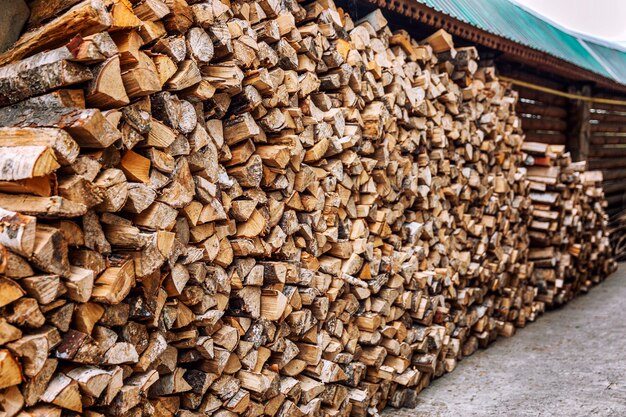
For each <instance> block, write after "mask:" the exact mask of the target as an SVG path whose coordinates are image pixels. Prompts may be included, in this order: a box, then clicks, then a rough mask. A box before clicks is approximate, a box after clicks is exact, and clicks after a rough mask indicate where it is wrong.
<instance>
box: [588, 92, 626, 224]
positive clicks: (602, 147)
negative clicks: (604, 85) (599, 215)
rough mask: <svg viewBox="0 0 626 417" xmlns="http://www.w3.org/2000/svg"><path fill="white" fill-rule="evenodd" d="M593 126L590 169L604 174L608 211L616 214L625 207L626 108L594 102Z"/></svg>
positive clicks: (589, 159) (589, 160)
mask: <svg viewBox="0 0 626 417" xmlns="http://www.w3.org/2000/svg"><path fill="white" fill-rule="evenodd" d="M614 98H617V99H620V98H619V97H614ZM622 99H623V98H622ZM590 124H591V138H590V145H589V156H588V158H587V159H588V163H589V167H590V168H591V169H599V170H601V171H602V172H603V174H604V184H603V185H604V193H605V195H606V198H607V201H608V203H609V207H608V212H609V214H614V213H616V212H618V211H621V210H622V209H623V208H624V207H626V106H617V105H612V104H599V103H592V104H591V110H590Z"/></svg>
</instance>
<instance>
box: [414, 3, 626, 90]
mask: <svg viewBox="0 0 626 417" xmlns="http://www.w3.org/2000/svg"><path fill="white" fill-rule="evenodd" d="M416 1H418V2H419V3H422V4H424V5H426V6H428V7H430V8H432V9H434V10H436V11H438V12H441V13H443V14H446V15H448V16H451V17H453V18H456V19H458V20H460V21H462V22H465V23H467V24H470V25H472V26H475V27H477V28H479V29H482V30H484V31H486V32H489V33H492V34H494V35H498V36H501V37H503V38H506V39H509V40H512V41H514V42H517V43H519V44H522V45H524V46H527V47H530V48H534V49H537V50H539V51H542V52H546V53H548V54H550V55H553V56H555V57H557V58H560V59H563V60H564V61H567V62H570V63H572V64H574V65H577V66H579V67H581V68H584V69H587V70H589V71H592V72H594V73H596V74H599V75H602V76H604V77H606V78H610V79H612V80H614V81H616V82H618V83H620V84H625V85H626V52H624V51H623V50H622V49H620V48H619V47H618V46H617V45H610V44H603V42H602V41H597V40H592V39H590V38H588V37H583V36H581V35H578V34H575V33H571V32H568V31H566V30H564V29H562V28H560V27H558V26H557V25H555V24H553V23H551V22H549V21H548V20H547V19H546V18H543V17H541V16H538V15H535V14H534V13H531V12H530V11H527V10H526V9H524V8H522V7H520V6H519V5H517V4H515V3H513V2H511V1H509V0H416ZM572 7H574V6H572Z"/></svg>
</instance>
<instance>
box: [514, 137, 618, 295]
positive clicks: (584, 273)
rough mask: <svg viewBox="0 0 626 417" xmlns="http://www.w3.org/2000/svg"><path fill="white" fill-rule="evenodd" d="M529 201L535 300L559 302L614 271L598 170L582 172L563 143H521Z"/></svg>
mask: <svg viewBox="0 0 626 417" xmlns="http://www.w3.org/2000/svg"><path fill="white" fill-rule="evenodd" d="M523 150H524V151H525V152H527V154H528V158H527V164H528V165H529V167H528V172H527V174H528V181H529V183H530V193H529V196H530V199H531V200H532V202H533V208H532V220H531V223H530V231H529V234H530V237H531V242H532V243H531V248H530V252H529V259H530V260H531V261H532V262H533V263H534V271H533V280H532V281H533V284H534V285H536V286H537V287H538V289H539V295H538V297H537V299H538V300H541V301H543V302H545V303H547V304H548V305H560V304H563V303H565V302H567V301H569V300H571V299H572V298H573V297H575V296H576V295H578V293H579V292H581V291H582V292H586V291H588V290H589V288H590V287H591V286H592V285H593V284H597V283H599V282H600V281H601V280H602V279H603V278H604V277H606V276H607V275H608V274H609V273H610V272H613V270H614V269H615V267H616V265H615V261H614V260H613V259H612V258H611V245H610V242H609V236H608V229H607V219H608V218H607V215H606V214H605V213H604V207H606V200H605V199H604V193H603V191H602V172H600V171H585V169H586V163H585V162H584V161H583V162H575V163H573V162H572V161H571V158H570V155H569V153H567V152H565V147H564V146H563V145H547V144H543V143H538V142H525V143H524V145H523Z"/></svg>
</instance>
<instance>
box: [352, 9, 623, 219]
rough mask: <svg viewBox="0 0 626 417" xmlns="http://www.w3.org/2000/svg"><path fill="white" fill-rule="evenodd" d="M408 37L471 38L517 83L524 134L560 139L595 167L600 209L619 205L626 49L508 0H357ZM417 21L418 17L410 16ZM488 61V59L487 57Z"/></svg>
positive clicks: (465, 40) (468, 40) (464, 40)
mask: <svg viewBox="0 0 626 417" xmlns="http://www.w3.org/2000/svg"><path fill="white" fill-rule="evenodd" d="M342 5H343V7H345V8H346V10H347V11H349V12H350V13H351V14H352V15H356V16H362V15H365V14H367V13H369V12H370V11H371V10H373V9H375V8H382V9H385V10H386V11H387V13H386V14H387V16H388V17H395V19H392V21H391V24H392V25H395V26H396V27H398V28H403V29H407V30H408V31H409V32H410V33H411V34H412V35H414V36H415V37H416V38H418V39H419V38H422V37H426V36H427V35H428V34H429V33H432V31H433V29H440V28H443V29H445V30H446V31H447V32H449V33H451V34H453V35H454V37H455V42H456V43H457V44H461V45H463V44H464V43H467V44H468V45H476V46H478V47H479V50H480V56H481V59H482V60H483V61H485V57H486V58H487V60H490V61H493V62H495V64H496V67H497V68H498V70H499V72H500V74H501V75H502V76H505V77H508V78H510V79H511V80H512V81H513V82H514V83H516V84H517V90H518V91H519V93H520V97H521V100H520V102H519V105H518V106H519V107H518V109H517V110H518V112H519V113H521V114H522V115H523V117H524V122H523V128H524V131H525V133H526V140H527V141H538V142H544V143H549V144H564V145H566V147H567V149H568V150H569V151H570V152H571V153H572V157H573V159H574V160H576V161H581V160H587V161H588V168H589V169H599V170H602V172H603V174H604V190H605V194H606V197H607V201H608V210H607V211H608V213H609V214H610V215H611V216H617V215H618V214H619V213H620V212H621V211H622V210H623V208H624V207H626V181H625V180H626V160H625V159H624V157H626V52H625V51H622V50H620V49H618V47H617V46H615V45H610V44H603V43H602V42H601V41H598V40H593V39H590V38H587V37H583V36H580V35H577V34H573V33H569V32H567V31H566V30H564V29H562V28H560V27H557V26H556V25H554V24H553V23H551V22H549V21H547V20H545V18H542V17H540V16H537V15H535V14H533V13H532V12H530V11H528V10H525V9H524V8H523V7H521V6H519V5H516V4H515V3H513V2H510V1H508V0H481V1H479V2H477V1H473V0H455V1H446V0H358V1H357V2H356V3H355V2H344V3H342ZM416 23H419V24H416ZM491 63H492V62H488V64H491Z"/></svg>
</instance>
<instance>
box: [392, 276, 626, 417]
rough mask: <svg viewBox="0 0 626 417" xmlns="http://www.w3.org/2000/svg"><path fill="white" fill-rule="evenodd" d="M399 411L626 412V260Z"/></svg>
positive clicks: (517, 415) (618, 416)
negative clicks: (603, 278) (589, 288)
mask: <svg viewBox="0 0 626 417" xmlns="http://www.w3.org/2000/svg"><path fill="white" fill-rule="evenodd" d="M418 399H419V401H420V403H419V405H418V406H417V408H416V409H414V410H389V411H388V412H386V413H385V414H386V415H387V416H393V417H452V416H454V417H457V416H458V417H473V416H481V417H482V416H512V417H513V416H514V417H527V416H528V417H530V416H533V417H536V416H555V417H561V416H563V417H583V416H585V417H586V416H601V417H612V416H615V417H624V416H626V264H621V265H620V268H619V270H618V271H617V272H615V273H614V274H613V275H611V277H609V278H608V279H607V280H606V281H605V282H604V283H602V284H600V285H599V286H597V287H595V288H593V289H592V291H591V292H590V293H589V294H587V295H584V296H581V297H579V298H577V299H575V300H573V301H572V302H570V303H569V304H568V305H566V306H565V307H563V308H561V309H559V310H556V311H551V312H548V313H546V314H544V316H543V317H541V318H539V320H538V321H537V322H535V323H531V324H530V325H528V326H527V327H526V328H525V329H520V330H518V332H517V334H516V335H515V336H514V337H512V338H509V339H504V338H502V339H499V340H498V341H497V342H496V343H494V344H493V345H492V346H491V347H490V348H489V349H487V350H481V351H478V352H477V353H475V354H474V355H473V356H471V357H469V358H466V359H464V360H463V361H461V362H460V363H459V365H458V366H457V369H455V370H454V372H452V373H451V374H448V375H446V376H444V377H443V378H440V379H438V380H436V381H434V382H433V383H432V384H431V385H430V387H428V388H427V389H425V390H424V391H422V393H420V395H419V397H418Z"/></svg>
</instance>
